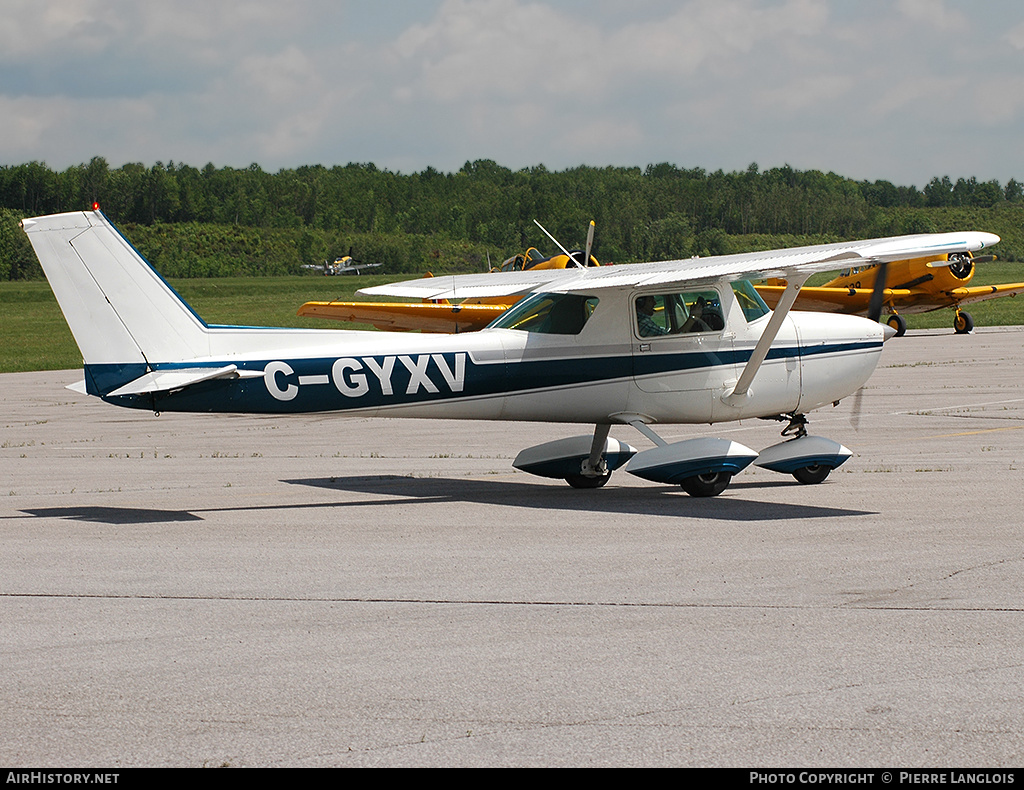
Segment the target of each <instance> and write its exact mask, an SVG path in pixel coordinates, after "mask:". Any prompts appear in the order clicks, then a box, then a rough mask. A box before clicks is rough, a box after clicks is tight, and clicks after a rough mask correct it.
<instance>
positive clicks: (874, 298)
mask: <svg viewBox="0 0 1024 790" xmlns="http://www.w3.org/2000/svg"><path fill="white" fill-rule="evenodd" d="M888 275H889V264H888V263H886V262H884V261H883V262H882V263H880V264H878V271H877V272H876V273H875V288H874V290H873V291H872V292H871V301H870V302H868V318H870V319H871V320H872V321H879V320H881V318H882V307H883V306H884V305H885V281H886V278H887V277H888Z"/></svg>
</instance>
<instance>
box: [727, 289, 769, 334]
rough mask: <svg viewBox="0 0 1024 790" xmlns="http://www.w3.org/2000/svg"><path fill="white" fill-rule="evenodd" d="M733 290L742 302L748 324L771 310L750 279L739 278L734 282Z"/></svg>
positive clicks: (737, 299)
mask: <svg viewBox="0 0 1024 790" xmlns="http://www.w3.org/2000/svg"><path fill="white" fill-rule="evenodd" d="M732 290H733V292H734V293H735V294H736V301H737V302H739V303H740V307H741V308H742V309H743V316H744V317H745V318H746V319H747V323H748V324H749V323H750V322H751V321H756V320H757V319H758V318H760V317H761V316H763V315H768V313H770V312H771V311H770V310H769V309H768V305H766V304H765V303H764V299H762V298H761V294H759V293H758V292H757V291H756V290H755V289H754V286H753V285H751V284H750V281H749V280H737V281H736V282H734V283H733V284H732Z"/></svg>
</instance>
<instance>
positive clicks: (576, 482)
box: [565, 425, 612, 488]
mask: <svg viewBox="0 0 1024 790" xmlns="http://www.w3.org/2000/svg"><path fill="white" fill-rule="evenodd" d="M611 428H612V426H611V425H598V426H596V427H595V428H594V442H593V444H591V446H590V457H589V458H587V460H586V461H584V462H583V466H582V467H581V468H580V473H579V474H578V475H576V474H573V475H568V476H567V477H566V478H565V482H567V483H568V484H569V485H571V486H572V487H573V488H600V487H601V486H603V485H604V484H605V483H607V482H608V481H609V480H611V477H612V473H611V472H609V471H608V464H607V463H606V462H605V459H604V447H605V442H606V441H607V439H608V432H609V431H611Z"/></svg>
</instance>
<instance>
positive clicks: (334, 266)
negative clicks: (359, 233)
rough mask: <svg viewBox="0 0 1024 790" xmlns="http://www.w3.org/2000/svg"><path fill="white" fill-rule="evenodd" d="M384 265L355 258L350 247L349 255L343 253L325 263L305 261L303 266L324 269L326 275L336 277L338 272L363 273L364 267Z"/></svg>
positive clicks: (372, 267)
mask: <svg viewBox="0 0 1024 790" xmlns="http://www.w3.org/2000/svg"><path fill="white" fill-rule="evenodd" d="M383 265H384V264H382V263H363V262H362V261H357V260H355V259H354V258H353V257H352V248H351V247H350V248H349V251H348V255H342V256H341V257H340V258H335V259H334V260H333V261H324V262H323V263H304V264H303V265H302V268H303V269H313V270H316V271H322V272H323V273H324V275H325V276H326V277H334V276H335V275H338V274H362V272H363V270H364V269H376V268H379V267H381V266H383Z"/></svg>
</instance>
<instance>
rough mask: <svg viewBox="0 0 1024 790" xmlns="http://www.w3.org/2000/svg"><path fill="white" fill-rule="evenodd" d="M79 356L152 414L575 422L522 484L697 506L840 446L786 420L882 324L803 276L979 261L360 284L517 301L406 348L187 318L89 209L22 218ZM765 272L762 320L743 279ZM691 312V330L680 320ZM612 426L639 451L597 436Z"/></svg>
mask: <svg viewBox="0 0 1024 790" xmlns="http://www.w3.org/2000/svg"><path fill="white" fill-rule="evenodd" d="M22 227H23V228H24V230H25V231H26V232H27V233H28V236H29V239H30V241H31V243H32V246H33V248H34V249H35V251H36V254H37V255H38V257H39V260H40V263H41V264H42V266H43V270H44V271H45V273H46V276H47V278H48V279H49V281H50V285H51V287H52V288H53V291H54V294H55V295H56V297H57V301H58V302H59V303H60V306H61V309H62V310H63V312H64V315H65V317H66V319H67V321H68V324H69V326H70V327H71V330H72V333H73V334H74V336H75V340H76V341H77V343H78V346H79V348H80V349H81V351H82V356H83V359H84V363H85V380H84V381H83V382H81V383H80V384H79V385H77V388H78V389H79V391H83V392H86V393H88V394H90V395H94V396H97V397H100V398H102V399H103V400H104V401H106V402H108V403H112V404H116V405H119V406H126V407H129V408H137V409H150V410H153V411H154V412H157V413H159V412H161V411H182V412H253V413H274V414H288V413H297V412H327V411H337V412H343V413H347V414H354V415H359V416H387V417H433V418H452V419H477V420H526V421H534V422H547V423H555V422H565V423H588V424H590V425H594V426H596V427H595V429H594V431H593V434H592V435H589V434H588V435H584V436H576V437H572V438H568V439H555V440H551V441H547V442H545V443H543V444H540V445H538V446H536V447H532V448H529V449H526V450H523V451H522V452H521V453H520V454H519V456H518V457H517V458H516V460H515V461H514V462H513V465H514V466H515V467H517V468H519V469H521V470H523V471H526V472H529V473H532V474H536V475H541V476H544V477H550V478H562V479H565V480H566V481H568V482H569V483H570V485H573V486H575V487H579V488H596V487H598V486H601V485H603V484H604V483H606V482H607V481H608V479H609V477H610V476H611V474H612V472H613V471H614V470H615V469H617V468H620V467H623V466H625V468H626V471H627V472H630V473H632V474H635V475H638V476H639V477H642V478H644V479H647V480H651V481H655V482H658V483H665V484H680V485H682V487H683V488H684V490H686V491H687V492H689V493H690V494H693V495H695V496H714V495H717V494H719V493H721V492H722V491H723V490H725V488H726V487H727V486H728V484H729V482H730V480H731V479H732V477H733V475H735V474H736V473H738V472H740V471H741V470H742V469H744V468H745V467H746V466H747V465H749V464H750V463H752V462H755V461H756V462H757V464H758V465H759V466H763V467H766V468H768V469H772V470H775V471H779V472H783V473H786V474H792V475H794V476H795V477H796V478H797V479H798V480H799V481H801V482H804V483H817V482H821V481H822V480H824V479H825V478H826V477H827V476H828V474H829V472H830V471H831V470H832V469H833V468H835V467H837V466H839V465H840V464H841V463H843V462H844V461H845V460H846V459H847V458H848V457H850V455H851V453H850V451H849V450H847V449H846V448H845V447H843V446H842V445H841V444H839V443H838V442H835V441H832V440H830V439H826V438H823V437H815V436H810V435H808V434H807V432H806V415H807V414H808V413H809V412H811V411H813V410H815V409H818V408H821V407H823V406H826V405H828V404H830V403H834V402H836V401H838V400H839V399H841V398H844V397H846V396H847V395H850V394H851V393H854V392H856V391H857V390H858V389H859V388H860V387H861V386H862V385H863V384H864V383H865V382H866V381H867V379H868V377H869V376H870V375H871V373H872V372H873V371H874V369H875V366H876V364H877V363H878V359H879V356H880V354H881V349H882V342H883V340H884V339H885V337H886V336H887V335H891V334H892V329H891V328H889V327H886V326H884V325H882V324H879V323H877V322H876V321H871V320H868V319H865V318H860V317H857V316H838V315H821V314H817V313H793V312H791V311H790V310H791V308H792V306H793V302H794V301H795V300H796V297H797V295H798V293H799V291H800V286H801V285H802V284H803V282H805V281H806V279H807V277H809V276H810V275H811V274H812V273H814V272H816V271H827V270H830V269H836V268H839V267H842V266H866V265H869V264H871V263H873V262H887V261H893V260H904V259H907V258H912V257H917V256H922V255H926V254H937V253H938V252H939V251H941V252H943V253H957V252H967V251H973V250H979V249H982V248H986V247H989V246H991V245H992V244H994V243H996V242H997V241H998V237H997V236H993V235H991V234H987V233H966V232H965V233H948V234H941V235H925V236H907V237H902V238H892V239H876V240H870V241H860V242H849V243H840V244H830V245H823V246H817V247H804V248H798V249H791V250H780V251H773V252H763V253H755V254H749V255H732V256H723V257H714V258H704V259H699V260H690V261H665V262H659V263H647V264H633V265H630V266H615V267H600V268H585V269H552V270H539V271H538V270H531V271H522V272H510V273H502V274H483V275H468V276H466V277H464V278H460V277H451V278H449V277H436V278H431V279H425V280H418V281H410V282H406V283H396V284H394V285H389V286H378V287H376V288H371V289H367V292H369V293H372V294H393V295H396V296H414V297H419V298H427V299H451V298H458V297H473V296H510V295H523V294H529V296H528V297H527V298H525V299H522V300H521V301H519V302H518V303H517V304H516V305H515V306H514V307H513V308H511V309H509V310H508V311H507V312H505V313H504V315H502V317H501V318H499V319H498V320H496V321H495V322H494V323H492V324H491V325H490V326H489V327H487V328H486V329H484V330H481V331H479V332H473V333H469V334H459V335H454V334H448V335H422V334H419V335H416V334H413V335H409V334H400V333H389V332H348V331H339V330H330V329H327V330H323V329H316V330H314V329H308V330H307V329H275V328H259V327H230V326H215V325H210V324H207V323H206V322H204V321H203V320H202V319H201V318H200V317H199V316H198V315H196V313H195V312H193V311H192V309H191V308H190V307H189V306H188V305H187V304H185V302H183V301H182V300H181V298H180V297H179V296H178V295H177V293H176V292H175V291H174V290H173V289H172V288H171V287H170V286H169V285H168V284H167V283H166V282H165V281H164V280H163V278H162V277H160V275H159V274H158V273H157V272H156V271H155V270H153V269H152V267H150V266H149V264H147V263H146V261H144V260H143V259H142V257H141V256H140V255H139V254H138V252H136V250H135V249H134V248H133V247H132V246H131V244H130V243H129V242H128V241H127V240H126V239H125V238H124V237H123V236H121V234H120V233H119V232H118V231H117V230H116V229H115V228H114V226H113V225H112V224H111V223H110V222H109V221H108V220H107V218H106V217H105V216H104V215H103V214H102V213H101V212H100V211H99V210H98V208H95V210H93V211H87V212H73V213H67V214H57V215H51V216H44V217H36V218H34V219H26V220H23V222H22ZM754 276H757V277H766V276H767V277H782V278H785V279H786V280H787V282H788V285H787V287H786V291H785V293H784V294H783V296H782V298H781V299H780V300H779V305H778V307H777V308H776V310H775V311H774V312H772V311H770V310H769V309H768V307H767V306H766V305H765V303H764V302H763V301H762V299H761V298H760V297H759V296H758V295H757V292H756V291H755V290H754V289H753V288H752V286H751V285H750V284H749V282H748V278H750V277H754ZM698 312H700V320H695V319H696V318H697V316H696V313H698ZM757 417H761V418H770V419H778V420H782V421H785V422H788V426H787V428H786V429H785V430H784V431H783V435H784V436H787V437H790V438H788V440H786V441H783V442H781V443H778V444H776V445H774V446H772V447H769V448H767V449H766V450H763V451H762V452H760V453H758V452H756V451H754V450H752V449H750V448H748V447H744V446H743V445H741V444H739V443H738V442H735V441H730V440H726V439H712V438H703V439H690V440H684V441H680V442H674V443H671V444H669V443H668V442H666V441H665V440H663V439H662V438H661V437H660V436H659V435H658V434H657V433H656V432H655V429H654V427H652V426H655V425H657V424H659V423H663V424H672V423H717V422H725V421H728V420H738V419H744V418H757ZM612 425H631V426H633V427H635V428H636V429H637V430H638V431H639V432H640V433H641V434H643V435H644V436H646V437H647V438H648V439H649V440H650V441H651V442H652V443H653V444H654V445H655V446H654V447H653V448H651V449H647V450H642V451H639V450H637V449H636V448H634V447H631V446H630V445H628V444H626V443H625V442H620V441H617V440H615V439H612V438H610V437H609V430H610V428H611V426H612Z"/></svg>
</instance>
